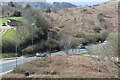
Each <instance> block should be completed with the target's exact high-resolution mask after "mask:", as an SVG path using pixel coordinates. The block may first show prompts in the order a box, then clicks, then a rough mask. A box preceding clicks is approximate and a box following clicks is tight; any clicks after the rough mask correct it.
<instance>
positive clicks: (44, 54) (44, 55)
mask: <svg viewBox="0 0 120 80" xmlns="http://www.w3.org/2000/svg"><path fill="white" fill-rule="evenodd" d="M46 56H47V53H45V52H38V53H36V57H46Z"/></svg>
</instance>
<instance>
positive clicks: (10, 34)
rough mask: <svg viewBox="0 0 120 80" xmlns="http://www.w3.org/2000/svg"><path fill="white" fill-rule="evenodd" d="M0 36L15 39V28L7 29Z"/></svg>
mask: <svg viewBox="0 0 120 80" xmlns="http://www.w3.org/2000/svg"><path fill="white" fill-rule="evenodd" d="M2 38H6V39H15V30H14V29H9V30H7V32H6V33H5V34H3V35H2Z"/></svg>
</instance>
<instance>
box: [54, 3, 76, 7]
mask: <svg viewBox="0 0 120 80" xmlns="http://www.w3.org/2000/svg"><path fill="white" fill-rule="evenodd" d="M53 6H54V7H56V8H71V7H77V6H76V5H73V4H71V3H67V2H62V3H60V2H54V3H53Z"/></svg>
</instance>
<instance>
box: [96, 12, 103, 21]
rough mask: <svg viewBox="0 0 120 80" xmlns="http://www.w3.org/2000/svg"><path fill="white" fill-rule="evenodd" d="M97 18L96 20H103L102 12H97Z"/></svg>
mask: <svg viewBox="0 0 120 80" xmlns="http://www.w3.org/2000/svg"><path fill="white" fill-rule="evenodd" d="M97 18H98V20H99V21H100V22H103V21H105V19H104V15H103V14H102V13H100V14H98V16H97Z"/></svg>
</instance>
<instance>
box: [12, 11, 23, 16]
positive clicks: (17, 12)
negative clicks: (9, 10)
mask: <svg viewBox="0 0 120 80" xmlns="http://www.w3.org/2000/svg"><path fill="white" fill-rule="evenodd" d="M12 16H14V17H21V16H22V15H21V12H20V11H17V10H15V11H14V13H13V14H12Z"/></svg>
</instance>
